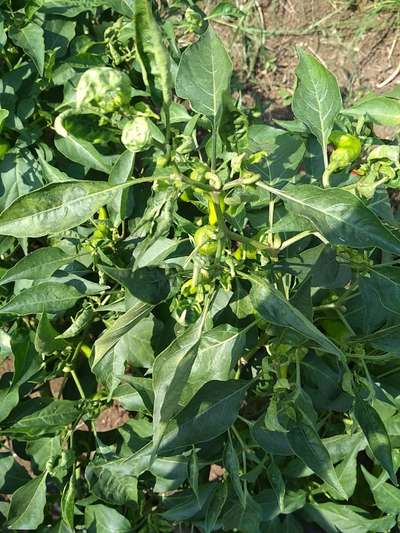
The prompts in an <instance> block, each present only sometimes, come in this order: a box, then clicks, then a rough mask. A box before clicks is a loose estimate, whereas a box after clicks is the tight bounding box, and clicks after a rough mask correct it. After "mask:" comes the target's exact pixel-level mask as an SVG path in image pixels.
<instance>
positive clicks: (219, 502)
mask: <svg viewBox="0 0 400 533" xmlns="http://www.w3.org/2000/svg"><path fill="white" fill-rule="evenodd" d="M227 498H228V484H227V483H226V482H222V483H219V485H218V487H217V490H216V491H215V492H214V494H213V495H212V497H211V498H210V499H209V500H208V503H207V507H206V517H205V521H204V531H205V533H211V531H214V527H215V526H216V524H217V522H218V518H219V516H220V515H221V512H222V509H223V507H224V505H225V502H226V500H227Z"/></svg>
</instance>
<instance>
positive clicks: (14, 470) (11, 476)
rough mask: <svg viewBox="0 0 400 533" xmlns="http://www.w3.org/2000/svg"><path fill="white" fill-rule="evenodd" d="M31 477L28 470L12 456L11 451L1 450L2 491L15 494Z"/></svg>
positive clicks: (0, 475) (0, 484) (0, 479)
mask: <svg viewBox="0 0 400 533" xmlns="http://www.w3.org/2000/svg"><path fill="white" fill-rule="evenodd" d="M30 479H31V478H30V477H29V474H28V472H27V471H26V470H25V468H24V467H22V466H21V465H20V464H19V463H18V462H17V461H16V460H15V458H14V457H13V456H12V454H11V452H0V491H1V493H2V494H13V493H14V492H16V490H17V489H19V488H20V487H21V486H22V485H24V484H25V483H26V482H27V481H29V480H30Z"/></svg>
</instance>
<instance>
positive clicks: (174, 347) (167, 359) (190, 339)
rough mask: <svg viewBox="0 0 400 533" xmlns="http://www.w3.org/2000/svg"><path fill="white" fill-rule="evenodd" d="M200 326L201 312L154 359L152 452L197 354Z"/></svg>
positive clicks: (202, 326) (174, 408) (172, 413)
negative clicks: (193, 321)
mask: <svg viewBox="0 0 400 533" xmlns="http://www.w3.org/2000/svg"><path fill="white" fill-rule="evenodd" d="M203 329H204V316H202V317H201V318H200V319H199V320H198V321H197V322H196V323H195V324H193V326H191V327H189V328H187V329H186V330H185V331H184V332H183V333H182V334H181V335H179V336H178V337H176V339H174V340H173V341H172V342H171V344H170V345H169V346H167V348H165V350H164V351H163V352H161V353H160V354H159V355H158V356H157V357H156V359H155V361H154V365H153V389H154V408H153V442H154V449H155V450H154V453H156V452H157V448H158V446H159V444H160V441H161V438H162V436H163V434H164V432H165V429H166V427H167V424H168V422H169V420H170V419H171V418H172V417H173V416H174V414H175V413H176V411H177V408H178V404H179V400H180V398H181V395H182V392H183V389H184V387H185V384H186V381H187V379H188V377H189V374H190V371H191V369H192V366H193V363H194V361H195V359H196V356H197V352H198V349H199V343H200V338H201V335H202V333H203Z"/></svg>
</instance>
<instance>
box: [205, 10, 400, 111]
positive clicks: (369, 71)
mask: <svg viewBox="0 0 400 533" xmlns="http://www.w3.org/2000/svg"><path fill="white" fill-rule="evenodd" d="M248 5H249V2H248V1H247V0H246V1H245V0H243V1H242V2H241V5H240V6H239V7H241V9H243V10H246V6H248ZM254 5H255V6H258V7H257V8H255V9H252V10H251V11H250V14H249V15H248V17H247V19H246V21H245V22H244V26H245V27H247V28H249V27H250V28H251V27H252V28H256V31H255V32H254V33H253V34H252V35H249V34H247V36H245V34H243V33H242V32H241V31H238V32H237V33H236V34H235V30H234V29H231V28H229V27H227V26H225V25H222V24H218V23H215V24H214V27H215V28H216V29H217V31H219V32H220V33H221V35H222V37H223V39H224V41H225V43H226V44H227V45H228V50H230V54H231V56H232V57H233V59H234V65H235V68H236V69H237V71H238V72H239V73H240V75H239V76H240V82H241V88H242V92H243V93H244V94H245V93H249V92H250V94H251V95H252V96H253V99H254V100H255V101H257V100H262V103H263V105H262V107H263V108H264V109H265V105H267V111H266V118H271V117H274V118H287V116H288V112H287V110H286V109H285V108H286V107H287V103H288V100H289V99H290V95H291V94H292V91H293V87H294V83H295V68H296V64H297V57H296V50H295V49H296V47H303V48H305V49H306V50H308V51H311V52H313V53H314V54H315V55H316V56H317V57H318V58H319V59H320V60H321V61H322V62H323V63H324V64H325V65H326V66H327V67H328V68H329V69H330V70H331V71H332V72H333V73H334V74H335V75H336V77H337V78H338V81H339V84H340V86H341V88H342V93H343V97H344V100H345V101H346V100H347V101H349V100H354V99H355V98H357V97H360V96H361V95H362V94H365V93H366V92H368V91H378V92H383V91H386V90H388V89H390V88H391V87H393V86H394V85H396V84H397V83H400V73H398V75H397V76H396V77H394V79H393V80H392V81H390V82H387V83H386V84H385V85H384V87H382V86H380V85H381V84H382V83H384V82H385V81H387V80H388V78H389V77H390V76H391V75H393V74H394V73H395V72H396V69H398V67H399V66H400V3H399V2H398V1H397V2H396V0H393V2H392V3H391V4H389V3H388V2H386V4H385V5H386V8H385V9H384V8H383V6H384V4H383V3H382V2H379V3H378V2H374V1H372V0H358V1H357V0H354V1H351V0H260V1H259V3H258V2H257V1H255V3H254ZM226 21H228V23H232V21H230V22H229V19H226ZM226 21H223V23H225V22H226ZM261 28H264V30H265V32H266V34H265V38H264V39H263V37H262V35H261V34H260V32H259V30H260V29H261ZM257 31H258V33H257Z"/></svg>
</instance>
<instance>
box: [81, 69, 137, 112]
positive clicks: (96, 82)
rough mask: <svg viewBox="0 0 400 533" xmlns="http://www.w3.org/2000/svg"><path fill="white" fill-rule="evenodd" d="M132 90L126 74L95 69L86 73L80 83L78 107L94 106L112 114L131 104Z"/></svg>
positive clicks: (112, 70) (111, 70) (114, 70)
mask: <svg viewBox="0 0 400 533" xmlns="http://www.w3.org/2000/svg"><path fill="white" fill-rule="evenodd" d="M131 89H132V88H131V81H130V79H129V76H128V75H127V74H126V73H125V72H122V71H120V70H116V69H113V68H110V67H94V68H91V69H89V70H87V71H86V72H84V73H83V74H82V76H81V78H80V80H79V82H78V86H77V88H76V106H77V107H78V108H81V107H84V106H94V107H98V108H99V109H100V110H101V111H103V112H105V113H112V112H113V111H118V110H119V109H120V108H121V107H124V106H126V105H127V104H129V101H130V99H131Z"/></svg>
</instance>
